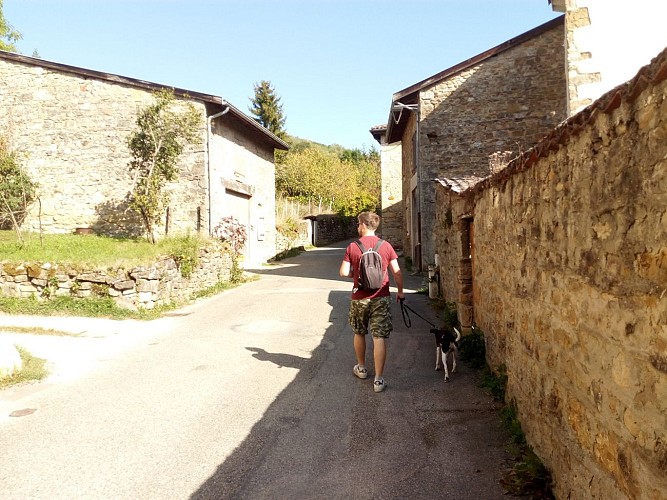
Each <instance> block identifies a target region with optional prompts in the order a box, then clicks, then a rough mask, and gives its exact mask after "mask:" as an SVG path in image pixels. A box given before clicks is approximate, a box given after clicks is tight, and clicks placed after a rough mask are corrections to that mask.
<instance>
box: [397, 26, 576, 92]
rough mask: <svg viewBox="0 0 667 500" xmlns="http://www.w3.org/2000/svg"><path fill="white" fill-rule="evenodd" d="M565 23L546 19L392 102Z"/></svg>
mask: <svg viewBox="0 0 667 500" xmlns="http://www.w3.org/2000/svg"><path fill="white" fill-rule="evenodd" d="M564 23H565V16H564V15H560V16H558V17H556V18H554V19H552V20H551V21H547V22H546V23H544V24H541V25H539V26H537V27H535V28H533V29H531V30H528V31H526V32H524V33H521V34H520V35H517V36H515V37H514V38H510V39H509V40H507V41H505V42H503V43H501V44H500V45H496V46H495V47H492V48H490V49H488V50H486V51H484V52H482V53H480V54H477V55H476V56H473V57H471V58H470V59H466V60H465V61H462V62H460V63H458V64H456V65H454V66H452V67H450V68H447V69H445V70H443V71H441V72H439V73H436V74H435V75H432V76H430V77H428V78H425V79H424V80H421V81H420V82H417V83H415V84H413V85H410V86H409V87H407V88H405V89H403V90H399V91H398V92H396V93H395V94H394V95H393V96H392V102H396V101H399V100H402V99H405V98H406V97H409V96H410V95H411V94H413V93H415V92H418V91H420V90H422V89H424V88H425V87H430V86H431V85H434V84H435V83H436V82H439V81H441V80H444V79H445V78H447V77H449V76H451V75H454V74H456V73H459V72H461V71H463V70H466V69H468V68H470V67H472V66H474V65H476V64H479V63H480V62H482V61H484V60H486V59H489V58H491V57H493V56H496V55H498V54H500V53H502V52H505V51H506V50H509V49H511V48H514V47H516V46H518V45H521V44H522V43H524V42H527V41H528V40H530V39H532V38H535V37H536V36H539V35H541V34H542V33H545V32H547V31H549V30H551V29H553V28H555V27H556V26H558V25H562V24H564Z"/></svg>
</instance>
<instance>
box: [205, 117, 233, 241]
mask: <svg viewBox="0 0 667 500" xmlns="http://www.w3.org/2000/svg"><path fill="white" fill-rule="evenodd" d="M228 112H229V106H227V107H226V108H225V109H224V110H223V111H220V112H219V113H216V114H214V115H211V116H209V117H208V118H207V120H206V156H205V161H206V176H207V183H208V235H209V236H210V235H211V231H213V221H212V220H211V206H212V202H213V195H212V194H211V147H210V143H211V136H212V135H213V132H212V130H211V127H212V125H213V120H215V119H216V118H219V117H220V116H222V115H225V114H227V113H228Z"/></svg>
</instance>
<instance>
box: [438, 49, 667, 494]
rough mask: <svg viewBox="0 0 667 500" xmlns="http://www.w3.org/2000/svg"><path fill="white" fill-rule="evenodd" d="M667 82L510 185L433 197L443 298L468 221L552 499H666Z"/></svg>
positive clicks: (592, 114) (640, 83)
mask: <svg viewBox="0 0 667 500" xmlns="http://www.w3.org/2000/svg"><path fill="white" fill-rule="evenodd" d="M666 78H667V52H663V53H662V54H661V55H660V57H659V58H658V59H657V60H656V61H654V63H653V64H652V65H651V66H650V67H648V68H644V70H642V72H641V73H640V74H639V75H638V76H637V77H636V78H635V79H634V80H633V81H632V82H630V83H628V84H627V85H625V86H623V87H620V88H618V89H614V90H612V91H611V92H609V93H608V94H606V95H605V96H603V97H602V98H601V99H600V100H599V101H597V102H596V103H594V104H593V105H592V106H590V107H589V108H586V109H585V110H584V111H583V112H581V113H579V114H578V115H575V116H573V117H572V118H571V119H569V120H568V121H567V122H565V123H564V124H563V125H561V126H559V127H558V128H557V129H555V130H554V131H553V132H552V133H551V134H549V136H547V138H546V139H545V140H544V141H541V142H540V143H539V144H538V145H537V146H536V147H535V148H534V149H533V150H531V151H529V152H527V153H526V154H525V155H524V156H523V157H522V158H520V159H519V160H517V161H515V162H512V163H511V164H510V166H509V167H508V168H507V169H505V170H504V171H501V172H500V173H499V174H496V175H494V176H493V177H491V178H490V179H487V180H485V181H483V182H481V183H479V184H477V185H476V186H475V187H474V188H471V189H468V190H467V191H464V192H462V193H461V195H458V194H456V193H455V192H453V191H452V190H445V189H444V188H439V189H441V191H442V192H441V193H440V195H439V200H440V201H441V202H444V201H445V200H450V202H449V203H445V204H443V205H442V206H439V210H440V211H441V214H440V215H439V220H440V221H446V220H450V225H449V228H448V230H447V231H443V232H442V233H441V234H440V236H439V239H438V241H439V249H438V250H439V254H440V256H441V260H443V256H444V255H445V254H446V253H447V252H453V253H454V254H456V255H454V256H452V257H451V258H450V259H446V258H445V259H444V261H445V262H446V267H447V268H448V270H446V271H445V274H447V275H448V278H447V285H446V287H447V286H451V284H452V281H453V279H454V278H453V276H454V274H455V272H454V271H453V267H454V264H452V263H453V262H455V260H456V259H458V258H459V257H460V255H461V253H462V252H463V253H464V251H463V250H462V248H463V247H464V245H462V244H461V242H462V241H463V240H464V238H465V236H464V234H463V232H464V231H465V230H466V229H467V228H466V226H465V224H463V223H462V221H463V220H464V219H462V218H461V216H462V215H465V212H466V210H468V209H470V208H471V207H472V210H473V212H472V213H471V214H469V216H470V217H471V218H470V219H468V220H469V221H470V224H471V230H470V231H469V235H470V236H471V238H472V240H473V241H472V244H471V245H470V248H471V251H472V254H473V271H472V275H473V276H472V277H473V297H474V319H475V322H476V324H477V325H478V326H479V327H480V328H481V329H482V330H483V331H484V332H485V338H486V342H487V360H488V362H489V364H490V365H491V366H492V367H495V366H498V365H501V364H503V365H505V366H506V369H507V374H508V385H507V390H508V392H507V395H508V396H507V397H508V400H511V401H513V402H515V403H516V405H517V408H518V414H519V417H520V419H521V422H522V426H523V429H524V431H525V433H526V436H527V439H528V441H529V443H530V444H531V445H532V446H533V447H534V449H535V451H536V452H537V454H538V455H539V456H540V457H541V458H542V460H543V461H544V463H545V464H546V466H547V467H548V468H549V469H550V470H551V471H552V474H553V477H554V480H555V492H556V495H557V497H558V498H613V499H625V498H637V499H664V498H667V354H666V352H667V191H666V190H665V186H667V160H666V158H667V80H666ZM466 205H467V206H466ZM448 211H449V212H450V213H451V215H448ZM451 296H453V295H449V296H448V297H451Z"/></svg>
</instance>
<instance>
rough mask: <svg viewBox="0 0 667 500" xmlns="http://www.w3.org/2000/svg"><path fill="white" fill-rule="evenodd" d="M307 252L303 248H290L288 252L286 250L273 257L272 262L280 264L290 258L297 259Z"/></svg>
mask: <svg viewBox="0 0 667 500" xmlns="http://www.w3.org/2000/svg"><path fill="white" fill-rule="evenodd" d="M305 251H306V248H305V247H303V246H299V247H293V248H288V249H287V250H284V251H282V252H280V253H279V254H277V255H276V256H275V257H273V258H272V259H271V261H270V262H279V261H281V260H284V259H289V258H290V257H296V256H297V255H300V254H302V253H303V252H305Z"/></svg>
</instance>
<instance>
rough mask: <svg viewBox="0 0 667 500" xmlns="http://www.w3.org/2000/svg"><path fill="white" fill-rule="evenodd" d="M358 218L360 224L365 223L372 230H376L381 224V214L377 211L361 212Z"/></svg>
mask: <svg viewBox="0 0 667 500" xmlns="http://www.w3.org/2000/svg"><path fill="white" fill-rule="evenodd" d="M357 219H358V220H359V224H364V225H365V226H366V227H367V228H368V229H370V230H371V231H375V230H376V229H377V228H378V226H379V225H380V216H379V215H378V214H376V213H375V212H361V213H360V214H359V217H357Z"/></svg>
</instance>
